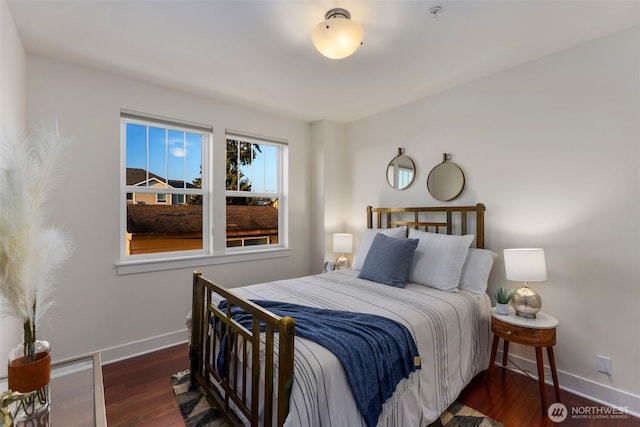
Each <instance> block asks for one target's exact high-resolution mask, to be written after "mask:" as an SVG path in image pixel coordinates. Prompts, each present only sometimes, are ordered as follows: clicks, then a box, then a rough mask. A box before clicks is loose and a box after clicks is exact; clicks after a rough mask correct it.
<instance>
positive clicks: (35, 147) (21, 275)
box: [0, 123, 70, 356]
mask: <svg viewBox="0 0 640 427" xmlns="http://www.w3.org/2000/svg"><path fill="white" fill-rule="evenodd" d="M66 145H67V142H66V141H65V140H64V139H63V138H62V137H61V134H60V130H59V127H58V125H57V123H55V124H51V125H49V126H46V127H44V128H43V129H41V130H40V131H39V132H37V133H36V134H34V135H33V136H23V137H21V138H10V137H4V136H3V137H1V138H0V313H3V314H5V315H10V316H16V317H18V318H20V319H21V320H22V322H23V324H24V341H23V342H24V345H25V353H24V354H25V356H27V355H32V356H33V355H34V353H35V349H34V348H33V346H34V344H35V341H36V325H37V324H38V322H39V321H40V319H41V318H42V315H43V314H44V313H45V312H46V311H47V309H49V308H50V306H51V304H52V303H53V299H52V287H53V284H54V281H55V275H54V273H55V271H56V269H57V268H58V267H59V266H60V265H61V264H62V263H63V262H64V261H65V260H66V259H67V258H68V256H69V253H70V241H69V240H68V238H67V236H66V235H65V233H63V232H62V231H61V230H59V229H57V228H55V227H52V226H48V225H47V224H46V220H47V210H46V209H45V203H46V202H47V200H48V199H49V197H50V196H51V194H52V189H53V184H54V182H55V177H56V164H57V163H58V162H59V160H60V158H61V155H62V153H63V152H64V150H65V148H66ZM29 346H31V348H28V347H29Z"/></svg>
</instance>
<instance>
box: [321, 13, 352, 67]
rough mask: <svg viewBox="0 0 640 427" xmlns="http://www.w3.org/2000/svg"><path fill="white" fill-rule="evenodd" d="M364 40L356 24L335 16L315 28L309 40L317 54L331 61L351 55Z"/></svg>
mask: <svg viewBox="0 0 640 427" xmlns="http://www.w3.org/2000/svg"><path fill="white" fill-rule="evenodd" d="M363 38H364V30H363V29H362V26H360V24H358V23H357V22H354V21H352V20H351V19H348V18H346V17H343V16H340V15H336V16H335V17H333V18H329V19H327V20H325V21H323V22H321V23H319V24H318V25H316V26H315V28H314V29H313V31H312V32H311V40H312V41H313V45H314V46H315V47H316V49H318V52H320V53H321V54H323V55H324V56H326V57H327V58H331V59H342V58H346V57H347V56H349V55H351V54H353V53H354V52H355V51H356V50H358V47H360V44H362V39H363Z"/></svg>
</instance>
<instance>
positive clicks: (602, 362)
mask: <svg viewBox="0 0 640 427" xmlns="http://www.w3.org/2000/svg"><path fill="white" fill-rule="evenodd" d="M596 361H597V363H598V372H602V373H603V374H607V375H611V358H610V357H605V356H596Z"/></svg>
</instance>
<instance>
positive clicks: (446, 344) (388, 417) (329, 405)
mask: <svg viewBox="0 0 640 427" xmlns="http://www.w3.org/2000/svg"><path fill="white" fill-rule="evenodd" d="M357 276H358V271H354V270H350V269H348V270H339V271H334V272H331V273H326V274H319V275H315V276H305V277H300V278H295V279H288V280H281V281H275V282H270V283H262V284H258V285H251V286H246V287H241V288H234V289H232V291H233V292H234V293H236V294H238V295H240V296H242V297H244V298H247V299H264V300H273V301H286V302H290V303H294V304H301V305H307V306H312V307H321V308H327V309H333V310H348V311H359V312H363V313H371V314H377V315H381V316H385V317H388V318H390V319H393V320H396V321H398V322H400V323H402V324H403V325H405V326H406V327H407V328H408V329H409V331H411V333H412V335H413V337H414V339H415V342H416V345H417V347H418V351H419V353H420V358H421V362H422V369H420V370H417V371H415V372H413V373H412V374H411V375H410V376H409V378H408V379H406V380H403V381H402V382H401V383H400V384H399V385H398V387H397V388H396V391H395V394H394V395H393V397H391V398H390V399H388V400H387V402H385V404H384V407H383V412H382V414H381V415H380V418H379V420H378V426H397V427H400V426H426V425H428V424H430V423H431V422H433V421H434V420H435V419H437V418H438V417H439V416H440V414H441V413H442V412H443V411H444V410H445V409H446V408H447V407H448V406H449V405H450V404H451V403H452V402H453V401H454V400H455V399H456V398H457V397H458V395H459V394H460V392H461V391H462V389H463V388H464V387H465V386H466V385H467V384H468V383H469V382H470V381H471V380H472V379H473V377H474V376H475V375H476V374H477V373H479V372H481V371H483V370H484V369H486V368H487V366H488V365H489V350H490V345H489V342H490V341H489V337H490V318H491V315H490V309H491V302H490V299H489V297H488V296H487V295H486V294H483V295H476V294H474V293H471V292H468V291H460V292H457V293H454V292H444V291H440V290H437V289H433V288H430V287H427V286H422V285H418V284H414V283H407V286H406V287H405V288H394V287H391V286H386V285H382V284H379V283H375V282H371V281H368V280H363V279H358V278H357ZM294 345H295V357H294V383H293V388H292V390H291V398H290V402H289V408H290V413H289V416H288V417H287V420H286V422H285V426H291V427H298V426H300V427H309V426H349V427H357V426H365V423H364V421H363V419H362V417H361V416H360V413H359V411H358V409H357V408H356V405H355V401H354V399H353V396H352V394H351V390H350V388H349V385H348V383H347V379H346V375H345V373H344V369H343V367H342V365H341V363H340V361H339V360H338V359H337V358H336V357H335V356H334V355H333V353H331V352H330V351H328V350H327V349H325V348H324V347H322V346H320V345H318V344H316V343H314V342H311V341H309V340H305V339H303V338H299V337H296V338H295V344H294Z"/></svg>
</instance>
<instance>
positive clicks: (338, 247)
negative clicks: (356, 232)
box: [333, 233, 353, 254]
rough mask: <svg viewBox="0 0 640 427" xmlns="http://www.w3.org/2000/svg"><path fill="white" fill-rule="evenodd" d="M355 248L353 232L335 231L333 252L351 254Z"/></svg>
mask: <svg viewBox="0 0 640 427" xmlns="http://www.w3.org/2000/svg"><path fill="white" fill-rule="evenodd" d="M352 250H353V234H348V233H335V234H334V235H333V252H335V253H338V254H350V253H351V251H352Z"/></svg>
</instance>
